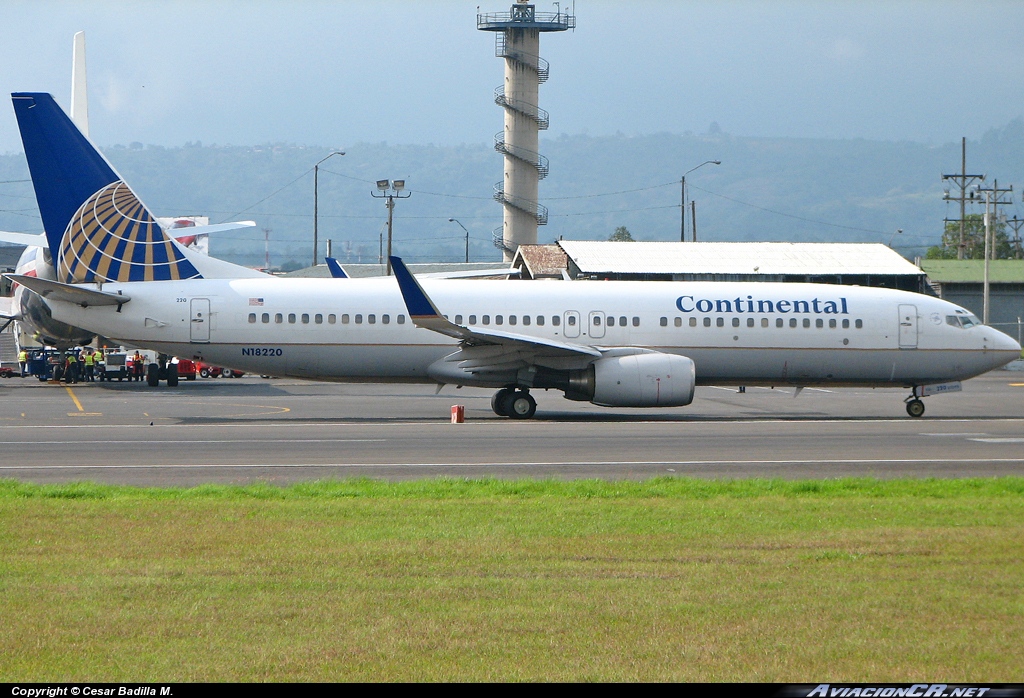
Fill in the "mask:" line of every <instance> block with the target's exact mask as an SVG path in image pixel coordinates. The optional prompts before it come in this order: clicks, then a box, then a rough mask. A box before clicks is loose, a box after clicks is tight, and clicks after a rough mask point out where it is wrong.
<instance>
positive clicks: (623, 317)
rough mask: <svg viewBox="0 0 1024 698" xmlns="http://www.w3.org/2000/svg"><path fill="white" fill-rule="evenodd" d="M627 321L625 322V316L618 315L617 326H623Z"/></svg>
mask: <svg viewBox="0 0 1024 698" xmlns="http://www.w3.org/2000/svg"><path fill="white" fill-rule="evenodd" d="M627 324H628V323H627V322H626V316H625V315H621V316H619V327H625V326H626V325H627Z"/></svg>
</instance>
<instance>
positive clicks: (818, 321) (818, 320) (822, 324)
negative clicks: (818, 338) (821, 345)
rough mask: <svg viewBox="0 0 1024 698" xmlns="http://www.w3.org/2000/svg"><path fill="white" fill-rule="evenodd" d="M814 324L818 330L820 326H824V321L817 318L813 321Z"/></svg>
mask: <svg viewBox="0 0 1024 698" xmlns="http://www.w3.org/2000/svg"><path fill="white" fill-rule="evenodd" d="M814 326H815V327H816V328H818V329H819V330H820V329H821V328H822V327H824V326H825V321H824V320H822V319H821V318H818V319H817V320H815V321H814Z"/></svg>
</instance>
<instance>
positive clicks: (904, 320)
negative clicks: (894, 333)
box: [900, 305, 917, 349]
mask: <svg viewBox="0 0 1024 698" xmlns="http://www.w3.org/2000/svg"><path fill="white" fill-rule="evenodd" d="M900 349H917V306H916V305H901V306H900Z"/></svg>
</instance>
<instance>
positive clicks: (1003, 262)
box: [921, 259, 1024, 284]
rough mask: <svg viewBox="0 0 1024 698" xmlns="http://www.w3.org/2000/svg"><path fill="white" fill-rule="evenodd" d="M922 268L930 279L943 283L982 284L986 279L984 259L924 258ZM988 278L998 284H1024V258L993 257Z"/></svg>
mask: <svg viewBox="0 0 1024 698" xmlns="http://www.w3.org/2000/svg"><path fill="white" fill-rule="evenodd" d="M921 268H922V269H923V270H924V271H925V273H926V274H928V278H929V279H931V280H932V281H937V282H939V283H943V284H949V283H966V284H971V283H974V284H980V283H982V282H983V281H984V280H985V260H983V259H964V260H957V259H922V260H921ZM988 280H989V282H991V283H996V284H1024V260H1021V259H993V260H992V261H990V262H989V268H988Z"/></svg>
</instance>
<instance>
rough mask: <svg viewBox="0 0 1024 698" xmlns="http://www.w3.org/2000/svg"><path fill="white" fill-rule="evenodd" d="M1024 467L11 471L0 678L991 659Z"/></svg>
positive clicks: (584, 676) (1009, 652)
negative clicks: (554, 474) (296, 477)
mask: <svg viewBox="0 0 1024 698" xmlns="http://www.w3.org/2000/svg"><path fill="white" fill-rule="evenodd" d="M1022 638H1024V479H1021V478H1003V479H991V480H980V479H979V480H941V481H940V480H923V481H922V480H914V481H908V480H904V481H882V480H840V481H828V482H818V481H815V482H783V481H768V480H761V481H737V482H712V481H699V480H688V479H656V480H650V481H647V482H639V483H638V482H619V483H607V482H592V481H586V482H578V481H577V482H538V481H521V482H507V481H497V480H494V481H491V480H483V481H460V480H425V481H418V482H408V483H382V482H376V481H370V480H356V481H342V482H326V483H312V484H308V485H302V486H295V487H290V488H282V489H279V488H273V487H269V486H253V487H239V488H227V487H203V488H198V489H192V490H139V489H131V488H117V487H107V486H99V485H90V484H81V485H70V486H59V487H58V486H34V485H26V484H21V483H16V482H13V481H0V681H5V682H11V681H21V682H25V681H81V680H90V681H224V680H231V681H264V680H267V681H270V680H273V681H337V680H387V681H396V680H440V681H452V680H496V681H501V680H529V681H537V680H569V681H577V680H595V681H614V680H625V681H636V680H642V681H650V680H684V681H723V680H728V681H772V682H776V681H777V682H807V681H811V682H817V681H819V680H827V681H832V682H839V681H858V680H861V681H863V680H873V681H904V680H925V681H928V680H942V681H1005V682H1019V681H1021V680H1022V675H1024V670H1022V669H1021V667H1022V666H1024V649H1022V646H1024V642H1022Z"/></svg>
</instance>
